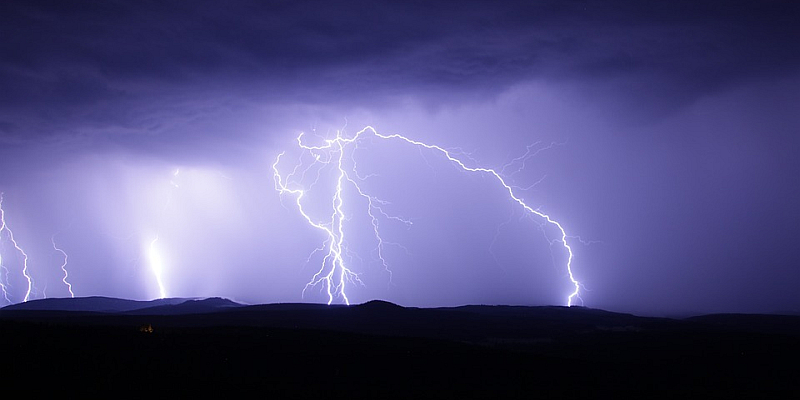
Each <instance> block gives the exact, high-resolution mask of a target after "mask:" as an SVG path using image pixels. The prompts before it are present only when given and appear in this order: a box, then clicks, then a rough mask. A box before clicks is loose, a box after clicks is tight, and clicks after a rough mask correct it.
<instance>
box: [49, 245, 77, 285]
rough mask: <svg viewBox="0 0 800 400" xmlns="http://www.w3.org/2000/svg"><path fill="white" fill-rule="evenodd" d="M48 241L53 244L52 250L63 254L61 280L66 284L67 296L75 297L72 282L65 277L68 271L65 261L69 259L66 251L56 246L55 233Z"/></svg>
mask: <svg viewBox="0 0 800 400" xmlns="http://www.w3.org/2000/svg"><path fill="white" fill-rule="evenodd" d="M50 243H52V244H53V250H55V251H57V252H59V253H61V255H62V256H64V262H63V263H62V264H61V271H62V272H64V277H63V278H61V282H64V285H66V286H67V290H69V297H72V298H75V293H73V292H72V284H70V283H69V282H68V281H67V278H68V277H69V273H68V272H67V261H68V260H69V257H68V256H67V253H66V252H65V251H64V250H62V249H60V248H59V247H58V246H56V236H55V235H53V236H52V237H50Z"/></svg>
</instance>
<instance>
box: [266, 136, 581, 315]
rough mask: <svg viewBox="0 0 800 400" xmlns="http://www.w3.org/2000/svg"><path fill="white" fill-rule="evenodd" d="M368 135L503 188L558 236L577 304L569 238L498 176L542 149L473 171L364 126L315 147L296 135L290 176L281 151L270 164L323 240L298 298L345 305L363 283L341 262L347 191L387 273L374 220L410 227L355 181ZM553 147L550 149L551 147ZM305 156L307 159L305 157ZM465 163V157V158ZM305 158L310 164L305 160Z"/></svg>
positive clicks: (279, 186) (282, 190)
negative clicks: (319, 193)
mask: <svg viewBox="0 0 800 400" xmlns="http://www.w3.org/2000/svg"><path fill="white" fill-rule="evenodd" d="M367 136H372V137H374V138H377V139H380V140H386V141H398V142H401V143H405V144H408V145H411V146H415V147H417V148H419V149H420V150H429V151H432V152H434V153H436V154H439V155H441V156H443V157H444V158H446V159H447V160H448V161H450V162H451V163H452V164H454V165H455V166H456V167H458V168H459V169H460V170H462V171H464V172H470V173H476V174H482V175H485V176H488V177H490V178H493V179H494V180H495V181H496V182H497V183H498V184H499V185H501V186H502V187H503V188H504V191H505V192H506V193H507V195H508V198H509V199H510V200H511V201H512V202H514V203H516V204H517V205H519V206H520V207H521V208H522V209H523V210H524V211H525V212H527V213H528V214H529V215H532V216H535V217H538V218H540V219H541V220H542V221H543V222H542V224H549V225H551V226H553V227H555V228H556V229H557V231H558V232H559V234H558V236H559V237H558V238H556V239H553V240H551V241H550V242H551V244H552V243H559V244H560V245H561V248H562V249H563V250H564V252H565V253H566V254H567V262H566V266H565V269H566V274H567V275H568V276H569V280H570V282H571V283H572V286H573V288H574V289H573V290H572V291H571V292H570V293H569V294H568V295H567V298H566V304H567V306H572V305H573V303H574V302H575V301H576V300H579V301H580V300H581V298H580V289H581V283H580V282H579V281H578V280H577V279H575V276H574V274H573V271H572V261H573V256H574V254H573V251H572V247H571V245H570V242H569V241H568V239H569V238H570V236H568V235H567V233H566V231H565V229H564V227H563V226H562V225H561V223H559V222H558V221H556V220H555V219H553V218H552V217H551V216H550V215H548V214H545V213H543V212H542V211H540V210H538V209H535V208H533V207H531V206H530V205H528V204H527V203H526V202H525V201H524V200H523V198H522V197H520V196H519V195H518V194H517V192H516V191H515V190H525V188H518V187H516V186H514V185H511V184H509V183H508V182H507V181H506V179H504V177H503V173H504V172H505V170H506V169H508V168H510V167H511V165H513V164H516V165H517V166H518V168H517V170H515V171H513V172H512V175H513V174H515V173H517V172H519V170H521V169H523V168H524V161H525V160H527V159H528V158H530V157H532V154H535V153H538V152H539V151H541V150H542V149H541V148H539V149H536V150H534V151H532V149H533V145H532V146H529V147H528V149H527V152H526V154H525V155H523V156H521V157H518V158H515V159H514V160H512V161H511V162H510V163H509V164H507V165H506V166H504V167H503V169H501V170H500V172H498V171H496V170H494V169H491V168H485V167H473V166H469V165H467V164H468V162H465V161H463V160H462V158H458V157H456V155H455V154H454V151H453V150H447V149H445V148H442V147H439V146H437V145H432V144H427V143H424V142H420V141H417V140H413V139H409V138H408V137H406V136H402V135H399V134H392V135H384V134H381V133H378V132H377V131H376V130H375V129H374V128H373V127H371V126H367V127H365V128H364V129H362V130H360V131H358V132H356V133H355V134H354V135H352V136H351V137H346V136H343V132H342V131H337V134H336V137H335V138H333V139H323V144H320V145H317V146H314V145H309V144H306V143H305V142H304V141H303V138H304V134H303V133H301V134H300V135H298V136H297V138H296V141H297V145H298V147H299V148H300V149H301V150H302V151H303V154H302V155H301V156H300V159H299V160H298V162H297V163H296V164H295V165H294V167H293V168H292V169H291V171H290V172H288V173H287V174H285V176H284V174H283V173H281V170H280V169H279V164H281V160H282V158H283V157H284V156H285V155H286V153H285V152H281V153H280V154H278V156H277V157H276V159H275V162H274V163H273V164H272V170H273V176H274V179H275V189H276V190H277V191H278V192H279V194H281V195H292V196H294V199H295V204H296V206H297V210H298V211H299V212H300V214H301V215H302V216H303V218H304V219H305V220H306V222H307V223H308V224H309V225H310V226H312V227H313V228H315V229H317V230H320V231H322V232H323V233H324V235H325V236H326V238H325V240H324V241H323V244H322V245H321V246H320V247H318V248H317V249H315V250H314V251H313V252H312V253H311V255H310V256H309V258H308V260H309V261H310V260H311V258H312V257H313V255H314V254H316V253H318V252H323V253H324V254H325V256H324V257H323V260H322V263H321V265H320V268H319V270H318V271H317V272H316V274H314V276H313V277H312V278H311V280H310V281H309V282H308V283H307V284H306V287H305V288H304V289H303V294H305V292H306V290H308V289H309V288H312V287H316V286H318V285H322V290H324V292H325V293H326V294H327V296H328V304H331V303H333V302H334V300H336V299H339V301H342V302H344V303H345V304H350V299H349V298H348V296H347V292H346V285H347V284H356V283H357V284H363V283H362V282H361V279H360V278H359V274H358V273H356V272H355V271H353V270H352V269H351V268H350V267H349V266H348V263H347V262H346V259H347V258H352V257H349V256H348V255H349V250H348V248H347V245H346V243H347V240H346V238H345V232H346V230H345V222H346V221H347V220H348V218H349V217H348V215H346V214H345V212H344V208H343V204H344V196H343V192H344V191H345V189H346V188H349V189H350V190H354V191H355V194H357V195H358V196H360V197H362V198H364V199H366V201H367V207H366V212H367V215H368V217H369V218H370V220H371V222H372V227H373V235H374V237H375V240H376V241H377V255H378V256H377V257H378V259H379V261H380V262H381V264H382V265H383V266H384V268H385V269H386V270H387V271H388V272H389V273H390V277H391V271H390V270H389V266H388V263H387V262H386V260H385V259H384V258H383V253H384V252H383V248H384V245H385V244H386V242H385V241H384V240H383V238H382V237H381V235H380V231H379V222H380V219H379V218H378V216H380V217H383V218H386V219H389V220H394V221H397V222H401V223H404V224H407V225H411V221H410V220H406V219H403V218H400V217H396V216H392V215H389V214H387V213H386V212H384V211H383V209H382V208H381V206H382V205H385V204H387V203H386V202H385V201H383V200H380V199H378V198H376V197H374V196H371V195H369V194H367V193H366V192H365V191H364V190H363V189H362V188H361V187H360V186H359V184H358V182H359V181H363V180H364V179H366V178H367V177H362V176H360V175H359V174H358V172H357V170H356V162H355V160H354V159H353V158H352V156H353V154H354V152H355V151H357V149H358V143H359V141H360V140H362V139H363V138H365V137H367ZM553 145H555V144H552V145H550V146H553ZM346 152H348V154H349V155H350V158H349V162H346V160H345V158H346V157H345V153H346ZM309 156H310V157H309ZM465 157H467V158H469V157H468V155H467V156H465ZM309 159H310V161H308V160H309ZM469 163H474V161H473V160H472V159H469ZM326 166H332V167H333V168H334V174H335V185H334V189H333V194H332V196H331V198H330V199H329V201H330V204H331V212H330V214H329V215H326V216H325V218H324V219H322V220H318V219H315V218H314V217H312V216H311V214H310V213H309V212H308V211H307V209H306V203H305V200H306V197H307V196H306V195H307V193H308V191H309V190H310V189H311V188H312V187H314V186H315V185H317V184H318V183H319V180H320V174H321V171H322V168H324V167H326ZM309 174H312V175H315V179H314V180H313V181H312V182H311V183H310V184H308V185H304V182H306V181H308V180H309V179H307V175H309Z"/></svg>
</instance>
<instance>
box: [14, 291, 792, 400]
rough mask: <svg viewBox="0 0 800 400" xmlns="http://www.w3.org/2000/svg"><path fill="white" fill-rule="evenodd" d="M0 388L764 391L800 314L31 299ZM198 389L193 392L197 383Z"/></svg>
mask: <svg viewBox="0 0 800 400" xmlns="http://www.w3.org/2000/svg"><path fill="white" fill-rule="evenodd" d="M0 344H1V345H2V347H1V348H0V351H1V352H2V362H0V379H2V381H3V385H4V389H5V392H6V393H11V391H12V389H14V388H17V387H19V388H21V389H23V390H24V393H26V394H31V395H33V394H35V395H42V394H64V395H66V394H75V393H81V392H94V393H96V394H98V395H106V396H114V397H142V398H154V397H157V398H163V397H168V396H181V397H183V396H185V395H186V394H196V393H197V394H203V395H210V394H215V393H220V394H221V395H223V396H225V397H224V398H231V397H233V396H234V395H237V394H245V393H248V392H249V389H251V388H254V389H256V390H257V391H256V392H255V393H256V394H257V396H258V397H262V398H331V397H333V398H375V399H381V398H441V399H446V398H452V399H464V398H509V397H514V398H516V397H519V398H522V397H524V398H553V397H557V398H583V397H592V398H594V397H600V396H603V395H612V396H615V397H616V398H619V397H637V398H639V397H641V398H653V397H664V398H667V397H669V398H674V397H676V396H681V397H686V398H698V397H699V396H702V398H771V397H786V396H787V395H788V397H789V398H792V397H795V398H796V396H797V395H798V394H800V382H798V381H799V380H800V377H799V375H798V366H797V360H798V357H799V356H800V317H798V316H780V315H708V316H701V317H694V318H689V319H681V320H678V319H665V318H644V317H637V316H633V315H629V314H618V313H610V312H606V311H601V310H594V309H587V308H581V307H572V308H565V307H505V306H465V307H456V308H438V309H419V308H404V307H399V306H396V305H394V304H390V303H385V302H380V301H374V302H369V303H366V304H362V305H357V306H350V307H346V306H321V305H308V304H276V305H258V306H242V305H239V304H236V303H233V302H230V301H228V300H225V299H205V300H185V299H165V300H157V301H153V302H134V301H129V300H120V299H108V298H100V297H92V298H82V299H50V300H37V301H32V302H28V303H24V304H19V305H15V306H10V307H6V308H4V309H2V310H0ZM204 397H205V396H204Z"/></svg>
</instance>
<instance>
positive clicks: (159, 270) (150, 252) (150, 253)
mask: <svg viewBox="0 0 800 400" xmlns="http://www.w3.org/2000/svg"><path fill="white" fill-rule="evenodd" d="M180 172H181V170H180V169H176V170H175V172H173V173H172V177H173V178H177V177H178V175H179V174H180ZM169 183H170V185H172V190H171V191H170V192H169V194H168V195H167V201H166V202H164V207H163V208H162V209H161V213H160V214H161V215H159V221H162V220H163V218H162V217H163V214H164V213H165V212H166V211H167V208H169V205H170V203H171V202H172V195H173V192H174V191H175V190H176V189H178V184H177V183H175V180H170V181H169ZM158 239H159V233H158V231H157V232H156V235H155V237H154V238H153V240H151V241H150V245H149V246H148V247H147V261H148V264H149V265H150V271H151V272H152V273H153V276H154V277H155V278H156V284H158V295H159V298H160V299H164V298H166V297H167V289H166V286H165V285H164V277H163V275H164V260H163V258H162V257H161V253H160V252H159V251H158V246H156V243H157V242H158Z"/></svg>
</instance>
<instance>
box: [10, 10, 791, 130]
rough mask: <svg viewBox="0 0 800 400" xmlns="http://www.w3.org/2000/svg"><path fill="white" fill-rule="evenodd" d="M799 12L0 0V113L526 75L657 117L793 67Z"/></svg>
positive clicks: (338, 94)
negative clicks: (579, 87) (653, 111)
mask: <svg viewBox="0 0 800 400" xmlns="http://www.w3.org/2000/svg"><path fill="white" fill-rule="evenodd" d="M798 8H800V6H798V5H797V4H796V3H793V2H788V1H787V2H780V1H770V2H756V1H724V2H722V1H720V2H693V1H692V2H689V1H686V2H675V1H663V2H635V1H612V2H602V3H600V2H580V1H572V2H562V1H558V2H552V1H544V2H504V3H500V4H495V2H483V1H471V2H453V3H441V2H400V1H398V2H374V1H362V2H347V3H340V4H337V3H333V2H326V1H319V2H309V1H287V2H248V1H244V2H243V1H236V2H226V3H225V4H224V5H223V4H222V3H219V2H211V1H206V2H138V1H137V2H128V1H115V2H110V1H96V2H78V3H75V2H58V1H52V2H47V1H25V2H22V1H20V2H4V3H3V5H2V6H0V36H2V37H3V40H2V42H0V86H2V88H3V90H2V91H0V117H2V118H3V119H10V116H12V115H13V116H14V117H15V118H16V120H17V125H18V126H19V127H20V129H18V130H16V132H17V134H20V135H24V134H30V133H32V132H34V131H48V130H50V129H53V127H55V126H59V127H62V128H63V125H64V124H66V125H67V126H72V125H76V124H82V125H85V124H90V123H94V124H95V125H97V126H101V127H109V126H117V125H121V126H127V127H132V128H140V129H145V128H146V127H145V126H143V125H142V124H141V122H140V121H138V120H137V119H136V118H135V117H134V116H133V115H131V114H132V112H131V109H134V110H135V109H137V108H141V107H143V106H144V105H148V104H149V105H153V104H154V102H158V103H159V104H162V105H166V104H172V105H173V106H181V105H183V106H186V107H189V108H192V107H195V104H194V102H193V100H194V99H196V98H197V97H198V96H200V97H202V96H209V95H212V94H213V95H215V96H219V95H220V94H222V95H227V96H229V97H232V98H233V99H234V100H233V101H234V102H236V101H242V100H243V99H252V100H258V101H301V102H309V103H317V102H330V101H331V98H336V99H337V100H336V101H338V102H340V103H350V104H355V103H358V102H366V101H372V102H374V101H391V99H392V98H394V97H396V96H412V97H417V98H420V99H421V100H423V101H424V100H433V101H435V100H436V99H437V98H440V97H441V96H445V97H447V96H457V98H458V97H460V96H464V95H472V96H484V95H494V94H497V93H498V92H500V91H502V90H503V89H505V88H507V87H509V86H510V85H513V84H514V83H516V82H519V81H522V80H526V79H536V78H546V79H563V80H576V81H581V82H593V81H594V82H602V81H604V80H611V81H612V82H614V84H615V85H618V87H617V91H619V92H620V93H621V94H622V95H623V96H629V97H631V98H633V99H635V100H639V99H642V98H645V97H651V98H652V97H656V98H659V100H657V101H655V102H654V103H656V104H655V105H654V106H653V107H656V108H658V109H663V108H667V109H669V108H671V107H674V106H676V105H679V104H681V103H683V102H685V101H688V100H691V99H694V98H696V97H697V96H699V95H702V94H705V93H708V92H710V91H715V90H719V89H721V88H724V87H726V86H727V85H731V84H732V83H735V82H741V81H742V80H751V79H758V78H759V77H764V76H771V77H775V76H780V75H783V74H788V73H791V72H793V71H797V68H798V65H800V64H799V62H800V56H799V55H798V51H797V50H796V43H798V42H799V41H800V30H798V29H797V28H796V17H797V16H798V15H800V13H798ZM616 80H619V81H616ZM134 113H135V112H134ZM20 116H22V117H23V118H22V121H20ZM78 121H80V122H78ZM3 132H4V133H3V134H4V135H9V134H12V133H10V130H7V129H4V130H3Z"/></svg>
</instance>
